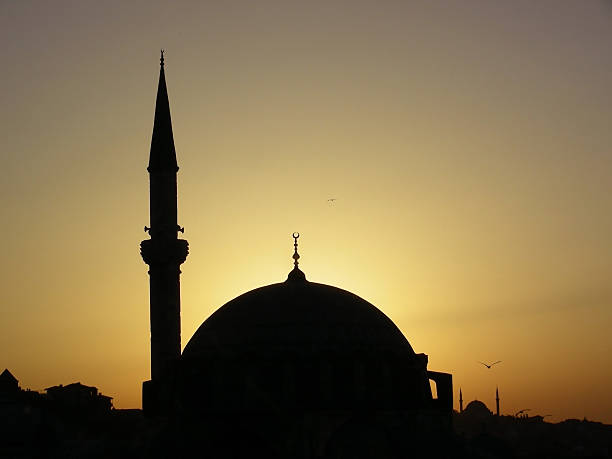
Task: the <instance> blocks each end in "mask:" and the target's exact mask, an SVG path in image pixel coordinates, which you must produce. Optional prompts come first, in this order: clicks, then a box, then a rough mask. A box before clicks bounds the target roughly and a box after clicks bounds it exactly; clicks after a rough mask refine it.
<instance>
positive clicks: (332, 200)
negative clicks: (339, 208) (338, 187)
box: [327, 198, 336, 203]
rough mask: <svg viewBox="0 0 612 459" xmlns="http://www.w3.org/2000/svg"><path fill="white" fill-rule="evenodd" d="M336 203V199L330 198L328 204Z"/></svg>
mask: <svg viewBox="0 0 612 459" xmlns="http://www.w3.org/2000/svg"><path fill="white" fill-rule="evenodd" d="M334 201H336V198H329V199H328V200H327V202H331V203H333V202H334Z"/></svg>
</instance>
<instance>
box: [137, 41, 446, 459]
mask: <svg viewBox="0 0 612 459" xmlns="http://www.w3.org/2000/svg"><path fill="white" fill-rule="evenodd" d="M160 64H161V66H160V75H159V85H158V90H157V100H156V107H155V121H154V127H153V136H152V141H151V152H150V157H149V165H148V168H147V170H148V172H149V179H150V227H145V231H147V232H148V233H149V235H150V238H149V239H147V240H144V241H142V243H141V254H142V257H143V259H144V261H145V263H146V264H147V265H149V276H150V321H151V380H149V381H146V382H145V383H144V384H143V410H144V412H145V413H146V414H148V415H150V416H162V417H167V418H168V419H171V420H172V425H173V426H175V429H176V430H174V431H173V433H172V434H171V436H172V437H173V438H174V439H175V441H176V442H177V445H175V446H176V447H177V448H181V447H182V448H189V450H190V451H193V450H198V451H200V452H201V454H202V456H206V455H208V456H210V457H247V456H253V457H268V458H272V457H279V458H285V457H293V458H344V457H351V458H359V457H378V458H386V457H389V458H391V457H407V456H408V455H409V454H412V453H413V452H414V451H420V452H424V453H425V452H426V453H428V454H429V455H430V456H432V457H438V456H445V455H446V454H445V451H446V448H448V442H444V441H440V440H441V439H446V440H448V439H450V437H451V431H452V425H451V421H452V419H451V418H452V405H453V395H452V394H453V391H452V376H451V375H450V374H448V373H441V372H434V371H429V370H428V369H427V361H428V358H427V355H425V354H417V353H415V352H414V350H413V349H412V347H411V345H410V344H409V342H408V341H407V340H406V338H405V337H404V335H403V334H402V333H401V331H400V330H399V329H398V328H397V326H396V325H395V324H394V323H393V322H392V321H391V320H390V319H389V318H388V317H387V316H386V315H385V314H383V313H382V312H381V311H380V310H379V309H377V308H376V307H375V306H374V305H372V304H370V303H368V302H367V301H365V300H363V299H362V298H359V297H358V296H356V295H354V294H353V293H350V292H348V291H345V290H342V289H339V288H336V287H332V286H329V285H324V284H319V283H315V282H311V281H309V280H307V278H306V275H305V274H304V272H303V271H302V270H301V269H300V268H299V264H298V259H299V254H298V245H297V243H298V237H299V234H297V233H296V234H294V235H293V236H294V253H293V259H294V267H293V269H292V270H291V271H290V272H289V274H288V276H287V278H286V280H285V281H284V282H280V283H277V284H272V285H267V286H264V287H261V288H258V289H255V290H252V291H250V292H247V293H244V294H243V295H240V296H239V297H237V298H235V299H233V300H232V301H230V302H228V303H227V304H225V305H224V306H222V307H221V308H219V309H218V310H217V311H216V312H215V313H213V314H212V315H211V316H210V317H209V318H208V319H206V320H205V321H204V323H203V324H202V325H201V326H200V328H199V329H198V330H197V331H196V333H195V334H194V335H193V337H192V338H191V340H190V341H189V343H188V344H187V345H186V347H185V349H184V350H183V353H182V354H181V352H180V278H179V276H180V265H181V264H182V263H183V262H184V261H185V259H186V257H187V253H188V243H187V241H186V240H184V239H179V238H178V233H179V232H182V228H180V227H179V226H178V223H177V191H176V189H177V188H176V183H177V181H176V180H177V171H178V165H177V160H176V152H175V148H174V141H173V134H172V122H171V117H170V108H169V102H168V92H167V87H166V81H165V72H164V56H163V52H162V57H161V61H160ZM430 381H433V384H435V386H436V391H435V393H436V394H437V397H436V398H434V397H433V396H432V390H431V387H430ZM177 426H180V427H177ZM208 456H207V457H208Z"/></svg>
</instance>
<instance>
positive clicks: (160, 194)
mask: <svg viewBox="0 0 612 459" xmlns="http://www.w3.org/2000/svg"><path fill="white" fill-rule="evenodd" d="M147 170H148V171H149V191H150V195H149V210H150V225H151V226H150V227H147V226H145V231H148V233H149V235H150V237H151V238H150V239H147V240H144V241H142V242H141V244H140V253H141V255H142V258H143V259H144V261H145V263H146V264H148V265H149V287H150V294H149V298H150V318H151V380H150V381H146V382H145V383H144V385H143V409H144V410H145V411H146V412H148V413H163V412H165V411H167V410H168V409H169V407H170V406H171V404H172V386H173V384H174V375H175V369H176V364H177V362H178V360H179V359H180V356H181V292H180V288H181V287H180V273H181V271H180V265H181V264H182V263H183V262H184V261H185V259H186V258H187V253H188V250H189V246H188V243H187V241H186V240H184V239H178V232H183V228H181V227H180V226H179V225H178V223H177V192H176V174H177V171H178V165H177V163H176V152H175V149H174V138H173V136H172V121H171V119H170V104H169V103H168V91H167V88H166V77H165V74H164V52H163V50H162V53H161V58H160V70H159V84H158V87H157V101H156V103H155V121H154V122H153V136H152V139H151V152H150V154H149V167H147Z"/></svg>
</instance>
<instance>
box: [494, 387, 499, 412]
mask: <svg viewBox="0 0 612 459" xmlns="http://www.w3.org/2000/svg"><path fill="white" fill-rule="evenodd" d="M495 406H496V408H497V409H496V412H497V415H498V416H499V389H498V388H497V387H496V388H495Z"/></svg>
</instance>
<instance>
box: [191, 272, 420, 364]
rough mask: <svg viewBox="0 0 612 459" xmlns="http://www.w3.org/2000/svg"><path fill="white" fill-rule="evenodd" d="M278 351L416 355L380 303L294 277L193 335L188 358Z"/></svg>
mask: <svg viewBox="0 0 612 459" xmlns="http://www.w3.org/2000/svg"><path fill="white" fill-rule="evenodd" d="M292 274H294V273H292ZM296 277H297V279H295V278H296ZM277 351H283V352H286V351H299V352H300V353H303V352H315V353H318V352H346V351H350V352H357V351H364V352H373V351H374V352H385V353H387V352H390V353H394V354H403V355H406V356H413V355H414V351H413V350H412V348H411V346H410V344H409V343H408V341H407V340H406V338H405V337H404V335H403V334H402V332H401V331H400V330H399V329H398V328H397V327H396V326H395V324H394V323H393V322H392V321H391V319H389V318H388V317H387V316H386V315H385V314H384V313H383V312H381V311H380V310H379V309H377V308H376V307H375V306H374V305H372V304H370V303H368V302H367V301H365V300H364V299H362V298H360V297H358V296H357V295H354V294H352V293H350V292H347V291H346V290H342V289H339V288H336V287H332V286H329V285H324V284H318V283H314V282H308V281H306V280H305V279H304V278H303V277H301V276H290V277H289V279H288V280H287V281H285V282H282V283H278V284H272V285H268V286H265V287H261V288H258V289H255V290H251V291H250V292H247V293H245V294H243V295H240V296H239V297H237V298H235V299H233V300H231V301H230V302H228V303H227V304H225V305H224V306H223V307H221V308H220V309H218V310H217V311H216V312H215V313H213V314H212V315H211V316H210V317H209V318H208V319H207V320H206V321H205V322H204V323H203V324H202V325H201V326H200V328H199V329H198V330H197V331H196V333H195V334H194V335H193V337H192V338H191V340H190V341H189V343H188V344H187V346H186V347H185V350H184V352H183V359H184V360H189V359H194V358H198V356H201V355H203V354H209V353H235V352H257V353H269V352H277Z"/></svg>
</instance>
